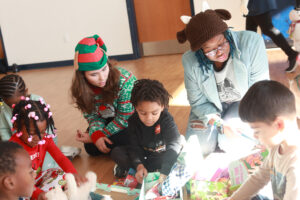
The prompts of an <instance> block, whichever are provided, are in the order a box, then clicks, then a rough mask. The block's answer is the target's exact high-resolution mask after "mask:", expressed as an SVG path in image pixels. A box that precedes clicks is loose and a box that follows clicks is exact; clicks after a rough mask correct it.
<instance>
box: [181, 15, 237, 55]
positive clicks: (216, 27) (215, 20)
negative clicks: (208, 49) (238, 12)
mask: <svg viewBox="0 0 300 200" xmlns="http://www.w3.org/2000/svg"><path fill="white" fill-rule="evenodd" d="M230 18H231V14H230V12H229V11H227V10H225V9H216V10H210V9H209V10H206V11H205V12H200V13H198V14H197V15H195V16H193V17H191V18H190V19H189V20H188V21H186V23H187V25H186V27H185V29H183V30H182V31H179V32H177V40H178V42H179V43H184V42H185V41H186V40H188V41H189V42H190V45H191V49H192V51H197V50H199V49H201V47H202V45H203V44H204V43H205V42H206V41H208V40H209V39H211V38H213V37H214V36H216V35H218V34H220V33H223V32H225V31H226V30H227V29H228V26H227V24H226V23H225V22H224V21H223V20H229V19H230Z"/></svg>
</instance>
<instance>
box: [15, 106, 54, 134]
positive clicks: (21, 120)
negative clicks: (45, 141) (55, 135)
mask: <svg viewBox="0 0 300 200" xmlns="http://www.w3.org/2000/svg"><path fill="white" fill-rule="evenodd" d="M28 105H30V106H28ZM25 107H27V108H25ZM32 112H33V113H34V114H35V116H37V119H34V118H32V117H30V116H29V115H30V113H32ZM13 116H16V121H15V122H14V123H16V129H17V131H18V132H20V131H21V128H22V125H23V124H24V125H25V127H26V130H27V132H29V127H30V120H33V124H34V128H35V132H36V133H37V135H38V136H39V138H40V139H42V138H41V133H40V131H39V129H38V127H37V124H36V121H44V120H46V123H47V130H49V129H50V130H51V131H54V130H55V126H54V120H53V118H52V113H51V111H50V109H49V108H48V107H47V105H46V104H45V103H41V101H33V100H21V101H20V102H19V103H18V104H17V105H16V106H15V107H14V109H13Z"/></svg>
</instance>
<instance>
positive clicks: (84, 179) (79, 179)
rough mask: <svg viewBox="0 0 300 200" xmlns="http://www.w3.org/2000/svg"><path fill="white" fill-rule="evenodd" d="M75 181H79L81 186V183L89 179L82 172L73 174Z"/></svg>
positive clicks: (78, 184)
mask: <svg viewBox="0 0 300 200" xmlns="http://www.w3.org/2000/svg"><path fill="white" fill-rule="evenodd" d="M73 176H74V178H75V181H76V183H77V186H78V187H79V186H80V185H81V184H83V183H85V182H87V181H88V179H87V178H86V177H84V176H81V175H80V174H73Z"/></svg>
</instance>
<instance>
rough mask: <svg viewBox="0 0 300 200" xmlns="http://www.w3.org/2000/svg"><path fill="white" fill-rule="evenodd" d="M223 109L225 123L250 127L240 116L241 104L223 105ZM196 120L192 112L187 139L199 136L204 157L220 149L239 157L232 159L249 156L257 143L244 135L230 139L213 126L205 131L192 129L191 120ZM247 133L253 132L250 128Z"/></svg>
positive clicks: (222, 116)
mask: <svg viewBox="0 0 300 200" xmlns="http://www.w3.org/2000/svg"><path fill="white" fill-rule="evenodd" d="M222 107H223V112H222V113H221V118H222V119H223V120H224V121H225V122H229V121H230V120H235V121H234V123H236V124H239V125H242V126H243V127H249V126H248V124H246V123H244V122H242V121H241V120H240V118H239V116H238V107H239V102H234V103H231V104H226V103H223V104H222ZM195 118H196V117H195V115H194V114H193V113H192V112H191V114H190V121H189V124H188V128H187V131H186V138H187V139H188V138H189V137H190V136H191V135H197V137H198V142H199V145H200V147H201V150H202V154H203V156H207V155H209V154H210V153H212V152H214V151H216V150H217V149H218V148H220V149H221V150H223V151H225V152H226V153H230V154H233V155H234V154H235V155H236V156H237V157H234V156H233V157H232V158H233V159H235V158H238V157H240V156H242V155H247V152H250V150H251V149H252V148H253V147H254V146H255V144H256V143H257V142H256V141H255V140H251V139H249V138H247V137H245V136H242V135H236V137H231V138H229V137H227V136H226V135H225V134H223V133H220V131H219V130H218V128H216V127H215V126H211V125H208V126H207V128H205V129H200V128H192V127H191V119H195ZM245 132H246V130H245ZM247 132H251V131H250V129H249V128H248V129H247Z"/></svg>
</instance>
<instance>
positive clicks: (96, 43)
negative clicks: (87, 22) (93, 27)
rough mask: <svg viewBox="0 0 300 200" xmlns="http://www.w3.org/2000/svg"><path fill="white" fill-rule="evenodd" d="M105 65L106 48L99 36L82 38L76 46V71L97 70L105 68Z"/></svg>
mask: <svg viewBox="0 0 300 200" xmlns="http://www.w3.org/2000/svg"><path fill="white" fill-rule="evenodd" d="M106 63H107V55H106V46H105V44H104V42H103V40H102V39H101V38H100V37H99V35H94V36H91V37H86V38H83V39H82V40H81V41H80V42H79V43H78V44H77V46H76V48H75V58H74V67H75V69H76V70H79V71H92V70H98V69H101V68H102V67H103V66H105V64H106Z"/></svg>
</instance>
